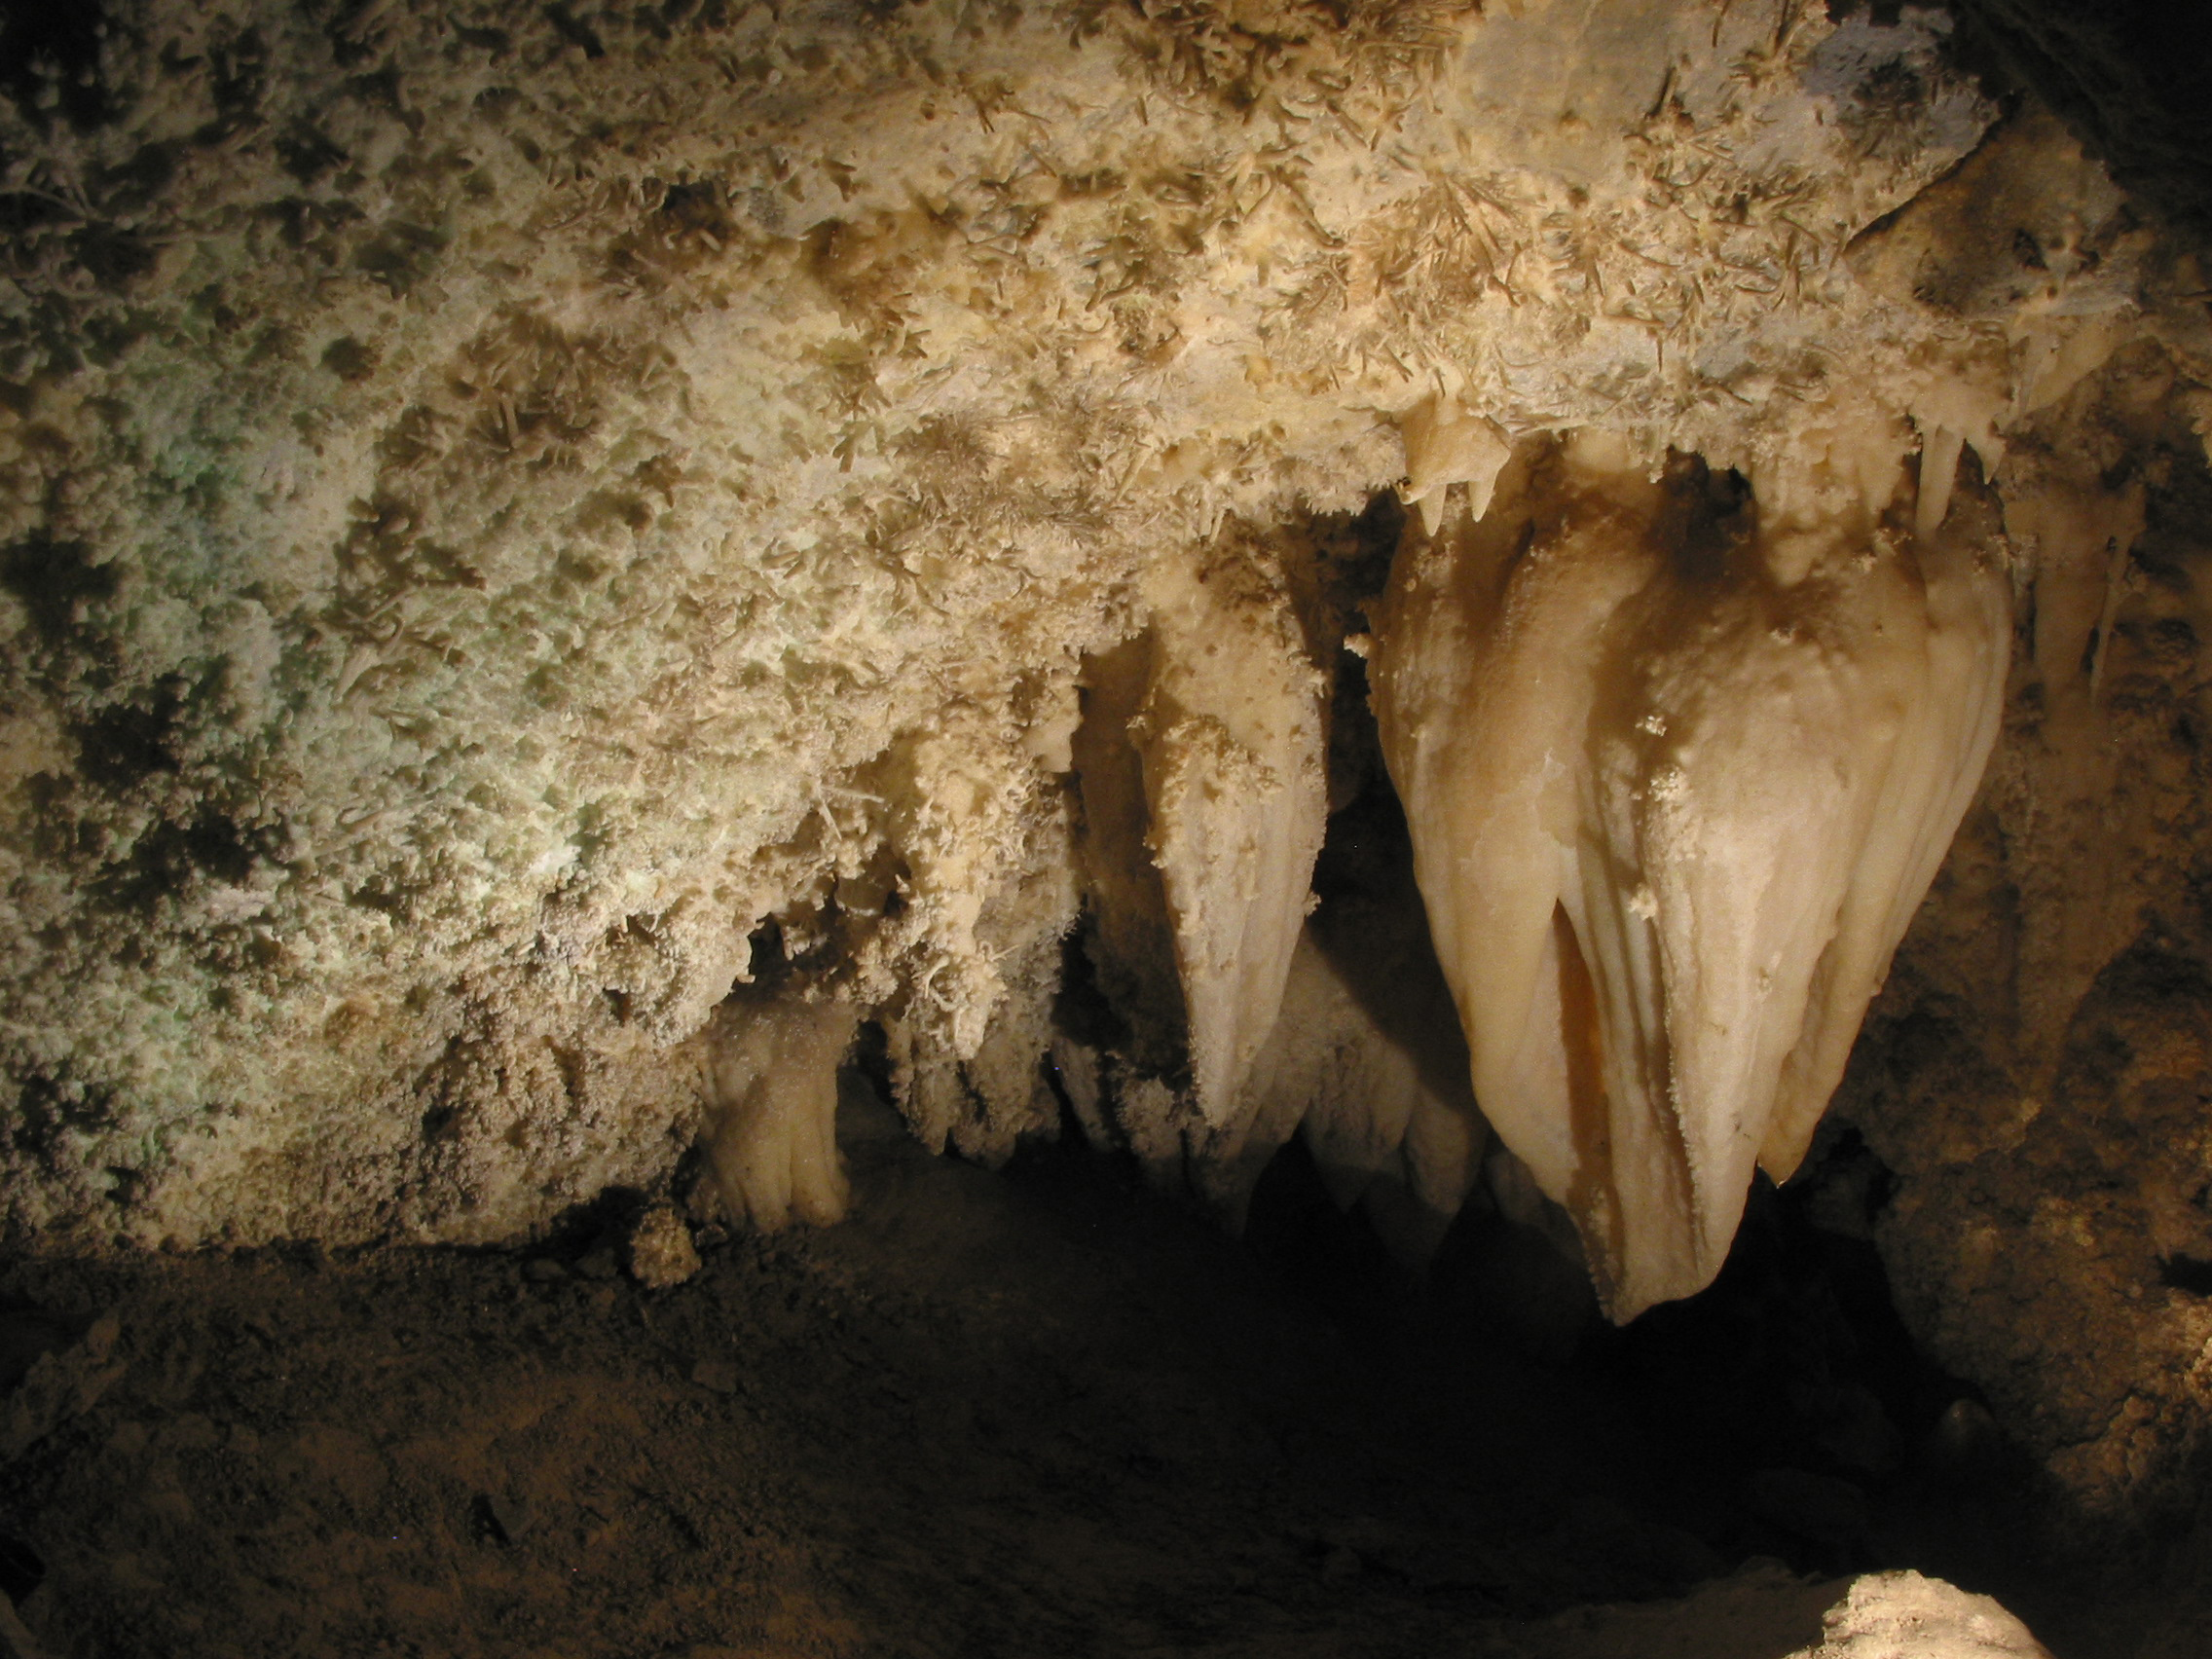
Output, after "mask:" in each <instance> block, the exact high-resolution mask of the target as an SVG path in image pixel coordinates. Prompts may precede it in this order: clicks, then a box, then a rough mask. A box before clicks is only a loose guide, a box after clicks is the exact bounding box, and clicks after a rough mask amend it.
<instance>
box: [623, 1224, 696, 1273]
mask: <svg viewBox="0 0 2212 1659" xmlns="http://www.w3.org/2000/svg"><path fill="white" fill-rule="evenodd" d="M698 1271H699V1252H698V1250H697V1248H696V1247H694V1246H693V1244H692V1242H691V1230H690V1228H688V1227H687V1226H685V1225H684V1222H683V1218H682V1216H681V1215H678V1214H677V1213H676V1211H675V1210H674V1209H673V1208H672V1207H671V1206H669V1205H667V1204H654V1205H653V1206H652V1207H650V1208H649V1209H647V1210H646V1211H645V1214H643V1215H641V1216H640V1217H639V1218H638V1224H637V1226H635V1227H633V1228H632V1229H631V1230H630V1276H631V1277H632V1278H634V1279H636V1280H637V1281H638V1282H639V1283H640V1284H642V1285H644V1286H645V1288H646V1289H647V1290H667V1289H668V1288H670V1287H671V1286H672V1285H679V1284H682V1282H683V1281H684V1280H685V1279H687V1278H689V1277H690V1276H691V1275H692V1274H693V1273H695V1272H698Z"/></svg>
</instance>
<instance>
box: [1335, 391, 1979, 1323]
mask: <svg viewBox="0 0 2212 1659" xmlns="http://www.w3.org/2000/svg"><path fill="white" fill-rule="evenodd" d="M1847 428H1848V423H1846V424H1844V426H1843V427H1839V429H1838V436H1837V438H1836V441H1835V444H1834V447H1833V449H1832V451H1831V452H1829V453H1827V454H1825V455H1824V456H1822V457H1820V458H1815V459H1814V460H1813V461H1808V462H1804V463H1801V464H1800V465H1799V466H1798V467H1797V468H1796V469H1795V470H1794V471H1793V472H1790V473H1788V474H1782V473H1778V474H1776V475H1775V476H1774V477H1773V480H1772V487H1771V490H1770V492H1769V493H1770V495H1771V498H1772V501H1771V510H1768V509H1769V503H1766V502H1762V503H1761V506H1760V508H1759V509H1756V510H1754V509H1753V508H1751V506H1750V505H1748V504H1746V505H1744V506H1742V507H1740V508H1738V509H1736V510H1734V511H1727V510H1723V507H1724V505H1725V503H1723V504H1721V505H1716V504H1715V503H1714V499H1713V497H1714V486H1713V485H1712V484H1709V483H1708V482H1707V481H1706V480H1704V478H1703V477H1702V469H1701V468H1697V467H1694V466H1691V465H1688V464H1677V466H1675V467H1674V468H1673V470H1672V471H1671V473H1670V475H1669V476H1668V477H1667V478H1665V479H1664V480H1657V481H1655V480H1653V479H1652V478H1650V477H1648V476H1647V475H1646V469H1645V468H1644V467H1642V466H1641V464H1638V463H1637V462H1636V461H1635V458H1634V457H1632V456H1631V455H1630V454H1628V453H1627V452H1626V451H1625V449H1624V448H1623V447H1622V446H1620V445H1618V444H1617V443H1613V442H1611V441H1609V440H1604V439H1603V438H1599V437H1596V436H1594V435H1592V436H1585V437H1583V438H1581V439H1578V440H1576V441H1574V442H1571V443H1569V444H1567V446H1565V447H1564V448H1562V449H1559V450H1557V451H1554V452H1548V453H1543V454H1530V455H1526V456H1522V457H1518V458H1517V459H1516V461H1515V462H1514V464H1513V466H1512V467H1511V468H1509V469H1508V476H1507V477H1506V478H1505V479H1504V480H1502V481H1501V485H1500V491H1499V499H1498V500H1497V501H1496V502H1495V503H1494V504H1493V507H1492V509H1491V511H1490V512H1489V513H1488V514H1487V515H1485V517H1484V518H1483V519H1481V520H1480V521H1479V522H1474V523H1462V524H1459V525H1456V526H1455V527H1454V528H1453V529H1452V530H1451V531H1450V532H1448V533H1447V534H1446V535H1443V536H1441V537H1437V538H1433V539H1431V538H1419V539H1409V543H1408V546H1407V548H1406V550H1405V551H1404V552H1403V553H1402V554H1401V556H1400V563H1399V568H1398V570H1397V571H1396V572H1395V573H1394V575H1393V581H1392V587H1391V592H1390V594H1389V596H1388V599H1387V601H1386V603H1385V605H1384V607H1383V613H1382V615H1381V617H1380V618H1379V623H1378V628H1377V654H1376V668H1377V714H1378V719H1379V723H1380V725H1381V728H1382V734H1383V747H1384V753H1385V755H1386V756H1387V758H1388V761H1389V764H1390V769H1391V773H1392V776H1393V777H1394V778H1395V779H1396V781H1397V783H1398V787H1399V791H1400V793H1401V796H1402V798H1403V799H1404V801H1405V804H1406V808H1407V817H1408V820H1409V823H1410V825H1411V828H1412V832H1413V839H1414V847H1415V855H1416V865H1417V871H1418V874H1419V882H1420V887H1421V892H1422V895H1423V898H1424V900H1425V902H1426V903H1427V906H1428V910H1429V917H1430V923H1431V927H1432V930H1433V932H1434V936H1435V940H1436V945H1437V952H1438V956H1439V959H1440V960H1441V962H1442V964H1443V966H1444V969H1445V973H1446V976H1447V977H1448V978H1449V979H1450V980H1451V982H1452V985H1453V989H1454V993H1455V995H1456V999H1457V1003H1458V1007H1459V1013H1460V1016H1461V1019H1462V1020H1463V1022H1464V1024H1465V1028H1466V1034H1467V1040H1468V1046H1469V1050H1470V1052H1471V1059H1472V1075H1473V1080H1474V1086H1475V1093H1476V1096H1477V1098H1478V1100H1479V1101H1480V1103H1481V1105H1482V1108H1483V1111H1484V1112H1485V1114H1486V1115H1487V1116H1488V1117H1489V1118H1490V1120H1491V1122H1492V1123H1493V1124H1494V1125H1495V1126H1496V1128H1497V1130H1498V1132H1499V1134H1500V1135H1501V1136H1502V1137H1503V1139H1504V1140H1505V1142H1506V1144H1507V1145H1508V1146H1509V1147H1511V1148H1512V1149H1513V1151H1514V1152H1515V1153H1517V1154H1518V1155H1519V1156H1520V1157H1521V1158H1522V1159H1523V1160H1524V1161H1526V1162H1527V1163H1528V1165H1529V1167H1530V1170H1531V1171H1532V1172H1533V1174H1534V1176H1535V1178H1536V1181H1537V1183H1538V1184H1539V1185H1540V1186H1541V1187H1542V1189H1543V1190H1544V1191H1545V1193H1546V1194H1548V1195H1549V1196H1550V1197H1552V1198H1555V1199H1557V1200H1559V1201H1561V1202H1563V1203H1565V1204H1567V1207H1568V1208H1569V1209H1571V1210H1572V1211H1573V1212H1574V1214H1575V1217H1576V1219H1577V1223H1578V1225H1579V1226H1580V1228H1581V1231H1582V1234H1583V1237H1584V1242H1585V1246H1586V1249H1587V1253H1588V1255H1589V1258H1590V1261H1591V1264H1592V1269H1593V1272H1594V1274H1595V1276H1596V1277H1597V1279H1598V1281H1599V1289H1600V1293H1601V1295H1602V1297H1603V1298H1604V1302H1605V1305H1606V1308H1607V1309H1608V1311H1609V1312H1610V1313H1611V1314H1612V1316H1613V1317H1614V1318H1616V1319H1626V1318H1629V1317H1632V1316H1633V1315H1634V1314H1635V1313H1637V1312H1639V1311H1640V1310H1641V1309H1643V1308H1646V1307H1648V1306H1650V1305H1651V1304H1652V1303H1654V1302H1658V1301H1663V1300H1666V1299H1669V1298H1672V1297H1677V1296H1682V1295H1686V1294H1688V1293H1690V1292H1692V1291H1695V1290H1697V1289H1698V1288H1700V1287H1701V1286H1703V1285H1704V1284H1706V1283H1707V1282H1708V1281H1710V1280H1711V1278H1712V1276H1713V1274H1714V1272H1717V1271H1718V1268H1719V1265H1720V1263H1721V1261H1722V1259H1723V1258H1724V1256H1725V1255H1726V1252H1727V1248H1728V1244H1729V1242H1730V1240H1731V1238H1732V1236H1733V1235H1734V1232H1735V1227H1736V1222H1737V1219H1738V1216H1739V1214H1740V1213H1741V1210H1742V1205H1743V1198H1744V1192H1745V1188H1746V1185H1747V1183H1748V1182H1749V1180H1750V1177H1751V1169H1752V1165H1753V1163H1754V1161H1756V1162H1758V1163H1761V1164H1763V1165H1764V1166H1765V1167H1766V1168H1767V1169H1768V1170H1769V1172H1770V1173H1772V1174H1774V1175H1775V1176H1776V1177H1777V1178H1782V1177H1786V1176H1787V1175H1788V1173H1789V1172H1790V1170H1791V1169H1792V1168H1794V1166H1795V1164H1796V1162H1797V1161H1798V1160H1799V1159H1800V1158H1801V1157H1802V1155H1803V1151H1804V1148H1805V1145H1806V1143H1807V1140H1808V1139H1809V1137H1810V1134H1811V1132H1812V1128H1813V1125H1814V1124H1815V1123H1816V1122H1817V1121H1818V1119H1819V1116H1820V1114H1821V1112H1822V1110H1823V1109H1824V1108H1825V1103H1826V1101H1827V1097H1828V1095H1829V1094H1830V1093H1831V1092H1832V1090H1833V1088H1834V1087H1835V1085H1836V1082H1837V1081H1838V1079H1839V1078H1840V1076H1841V1073H1842V1068H1843V1064H1844V1060H1845V1058H1846V1057H1847V1055H1848V1052H1849V1049H1850V1045H1851V1041H1852V1038H1853V1036H1854V1035H1855V1034H1856V1032H1857V1030H1858V1026H1859V1023H1860V1020H1861V1017H1862V1014H1863V1013H1864V1010H1865V1007H1866V1004H1867V1002H1868V1001H1869V999H1870V998H1871V997H1872V995H1873V993H1874V991H1875V990H1876V989H1877V988H1878V987H1879V985H1880V983H1881V980H1882V977H1883V976H1884V974H1885V973H1886V971H1887V967H1888V962H1889V957H1890V954H1891V952H1892V951H1893V950H1894V949H1895V947H1896V945H1897V942H1898V940H1899V938H1900V937H1901V936H1902V933H1903V931H1904V927H1905V924H1906V923H1907V921H1908V920H1909V919H1910V917H1911V914H1912V911H1913V908H1914V906H1915V905H1916V904H1917V903H1919V900H1920V898H1921V895H1922V894H1923V893H1924V892H1925V891H1926V889H1927V886H1928V883H1929V882H1930V881H1931V880H1932V879H1933V878H1934V875H1935V871H1936V865H1937V864H1938V863H1939V862H1940V860H1941V857H1942V854H1943V851H1944V849H1945V848H1946V846H1947V845H1948V843H1949V840H1950V837H1951V833H1952V831H1953V830H1954V829H1955V828H1956V826H1957V824H1958V821H1959V818H1960V816H1961V815H1962V814H1963V813H1964V811H1965V809H1966V806H1967V804H1968V801H1969V799H1970V798H1971V796H1972V792H1973V789H1974V787H1975V785H1976V783H1977V781H1978V779H1979V777H1980V774H1981V770H1982V767H1983V764H1984V762H1985V760H1986V758H1987V756H1988V753H1989V748H1990V745H1991V743H1992V741H1993V740H1994V738H1995V734H1996V728H1997V713H1998V699H1999V696H2000V694H2001V691H2002V687H2003V682H2004V667H2005V661H2006V653H2007V647H2008V643H2009V626H2010V624H2009V575H2008V572H2007V571H2006V569H2005V568H2004V565H2003V563H2002V560H2001V559H1999V558H1997V557H1995V556H1993V555H1992V553H1991V552H1990V550H1989V549H1988V548H1987V547H1986V546H1984V545H1982V544H1981V543H1980V542H1979V541H1977V540H1976V539H1974V538H1972V537H1970V536H1966V535H1955V536H1946V535H1942V534H1937V535H1936V536H1935V537H1934V538H1933V539H1930V540H1926V541H1922V540H1919V539H1916V538H1915V539H1907V538H1903V537H1900V536H1899V535H1897V534H1896V533H1894V532H1893V531H1892V530H1891V529H1890V528H1889V526H1888V523H1887V521H1886V519H1879V520H1878V519H1877V518H1876V516H1875V515H1874V513H1873V512H1872V511H1870V510H1868V508H1869V506H1872V505H1881V504H1883V503H1884V502H1885V498H1886V497H1887V495H1888V491H1887V490H1884V489H1881V488H1880V487H1879V479H1880V475H1881V468H1880V467H1879V465H1877V464H1876V463H1875V462H1874V461H1870V460H1869V459H1868V457H1869V455H1874V454H1878V450H1879V446H1878V445H1873V446H1871V447H1869V444H1868V443H1867V442H1862V441H1861V438H1862V436H1863V434H1858V433H1854V432H1852V431H1850V430H1848V429H1847ZM1896 453H1897V452H1896V450H1895V449H1894V448H1893V449H1891V450H1890V451H1889V452H1888V454H1889V456H1890V457H1891V462H1890V476H1891V477H1892V478H1893V479H1894V478H1895V476H1896V470H1895V460H1894V458H1895V455H1896Z"/></svg>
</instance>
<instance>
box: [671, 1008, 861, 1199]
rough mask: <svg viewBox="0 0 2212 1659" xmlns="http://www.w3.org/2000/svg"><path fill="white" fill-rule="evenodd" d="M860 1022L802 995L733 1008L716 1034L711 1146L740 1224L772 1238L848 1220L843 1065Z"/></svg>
mask: <svg viewBox="0 0 2212 1659" xmlns="http://www.w3.org/2000/svg"><path fill="white" fill-rule="evenodd" d="M856 1017H857V1015H856V1013H855V1010H854V1009H853V1008H852V1006H851V1005H850V1004H848V1003H844V1002H838V1001H809V1000H806V998H805V997H804V996H803V995H800V994H797V993H795V992H787V993H786V994H784V995H782V996H780V997H777V998H775V999H773V1000H768V1001H755V1000H752V999H738V1000H734V1001H733V1002H731V1003H729V1004H726V1005H725V1006H724V1007H723V1008H722V1009H721V1010H720V1012H719V1013H718V1014H716V1016H715V1022H714V1023H713V1025H711V1026H710V1027H709V1028H708V1033H707V1038H706V1053H705V1061H704V1071H705V1074H706V1083H707V1096H708V1110H707V1117H706V1123H705V1124H704V1132H703V1135H702V1139H703V1141H704V1142H705V1145H706V1149H707V1154H708V1159H709V1161H710V1162H711V1164H712V1166H713V1168H714V1173H715V1183H716V1185H717V1187H718V1188H719V1190H720V1193H721V1197H722V1203H723V1205H724V1207H725V1208H726V1209H727V1210H728V1212H729V1213H730V1215H731V1216H732V1217H733V1218H736V1219H740V1220H744V1221H747V1222H750V1223H751V1224H752V1225H753V1226H754V1227H756V1228H758V1229H759V1230H760V1231H762V1232H764V1233H773V1232H776V1231H777V1230H778V1229H780V1228H783V1227H787V1226H789V1225H790V1224H791V1223H792V1222H793V1221H802V1222H807V1223H810V1224H811V1225H813V1226H816V1227H827V1226H829V1225H830V1223H832V1222H835V1221H839V1220H842V1219H843V1217H844V1214H845V1205H846V1202H847V1200H848V1198H849V1191H848V1188H847V1184H846V1180H845V1172H844V1166H843V1164H842V1163H841V1162H840V1161H839V1160H838V1156H837V1065H838V1062H839V1061H840V1060H842V1059H843V1058H844V1056H845V1051H846V1050H847V1049H848V1048H849V1047H851V1045H852V1040H853V1026H854V1022H855V1019H856Z"/></svg>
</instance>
